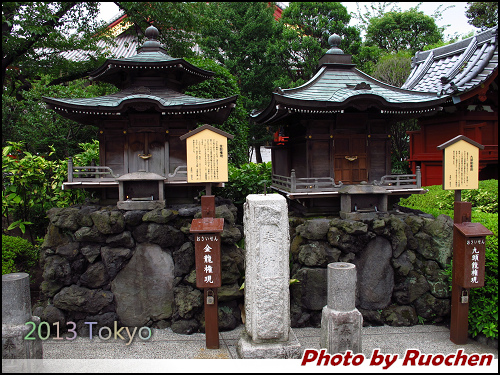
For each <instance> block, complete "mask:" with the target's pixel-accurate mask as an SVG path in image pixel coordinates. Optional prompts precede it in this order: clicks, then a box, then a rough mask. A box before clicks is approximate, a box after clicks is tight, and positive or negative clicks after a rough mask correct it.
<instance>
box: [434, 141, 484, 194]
mask: <svg viewBox="0 0 500 375" xmlns="http://www.w3.org/2000/svg"><path fill="white" fill-rule="evenodd" d="M483 148H484V146H482V145H481V144H479V143H477V142H475V141H473V140H471V139H469V138H467V137H465V136H463V135H459V136H457V137H455V138H453V139H451V140H450V141H448V142H446V143H443V144H442V145H440V146H438V150H443V189H444V190H464V189H477V188H478V186H479V149H483Z"/></svg>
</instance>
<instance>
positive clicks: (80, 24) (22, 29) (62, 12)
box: [2, 2, 105, 93]
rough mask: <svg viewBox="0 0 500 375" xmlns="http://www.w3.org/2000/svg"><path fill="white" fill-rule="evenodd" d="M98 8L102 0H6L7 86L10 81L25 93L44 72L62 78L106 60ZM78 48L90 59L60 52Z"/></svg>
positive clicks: (80, 74)
mask: <svg viewBox="0 0 500 375" xmlns="http://www.w3.org/2000/svg"><path fill="white" fill-rule="evenodd" d="M98 11H99V10H98V3H97V2H46V3H44V2H4V3H2V53H3V57H2V84H3V85H4V86H5V84H6V83H7V81H8V82H9V85H10V86H11V91H15V90H18V93H20V91H21V90H23V89H29V88H30V81H31V80H32V79H33V78H34V77H36V76H38V75H39V74H41V73H44V74H49V75H51V76H52V77H53V79H58V82H62V81H70V80H73V79H76V78H80V77H83V76H85V75H86V74H87V73H88V72H89V71H91V70H93V69H94V68H95V66H96V64H97V63H99V62H102V61H104V56H103V55H102V54H101V52H100V51H99V50H98V49H97V47H96V43H97V41H98V40H99V39H100V38H105V36H104V35H103V34H102V31H103V27H104V24H103V23H102V22H98V21H97V14H98ZM74 50H80V51H81V52H82V54H84V55H85V60H84V61H78V62H75V61H72V60H67V59H65V58H64V56H63V55H62V54H61V53H62V52H69V51H74ZM61 77H64V79H61ZM49 84H50V82H49Z"/></svg>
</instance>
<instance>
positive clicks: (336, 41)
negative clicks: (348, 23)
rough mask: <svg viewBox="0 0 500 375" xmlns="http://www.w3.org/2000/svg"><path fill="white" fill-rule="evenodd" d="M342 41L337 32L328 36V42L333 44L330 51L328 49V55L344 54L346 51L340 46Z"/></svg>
mask: <svg viewBox="0 0 500 375" xmlns="http://www.w3.org/2000/svg"><path fill="white" fill-rule="evenodd" d="M341 41H342V38H341V37H340V36H339V35H337V34H332V35H331V36H330V37H329V38H328V44H329V45H330V46H332V48H330V49H329V50H328V51H326V54H328V55H343V54H344V51H342V50H341V49H340V48H339V46H340V42H341Z"/></svg>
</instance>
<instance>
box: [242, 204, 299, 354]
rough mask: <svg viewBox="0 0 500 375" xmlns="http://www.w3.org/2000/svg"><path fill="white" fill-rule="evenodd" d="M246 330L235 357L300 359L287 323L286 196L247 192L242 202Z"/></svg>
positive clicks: (288, 316) (288, 292)
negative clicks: (248, 193)
mask: <svg viewBox="0 0 500 375" xmlns="http://www.w3.org/2000/svg"><path fill="white" fill-rule="evenodd" d="M243 221H244V228H245V248H246V250H245V313H246V321H245V330H244V331H243V332H242V334H241V337H240V339H239V341H238V346H237V352H238V356H239V357H240V358H252V359H258V358H300V357H301V351H300V343H299V342H298V340H297V338H296V336H295V334H294V333H293V331H292V330H291V328H290V289H289V285H290V269H289V264H288V262H289V251H290V236H289V232H288V209H287V204H286V200H285V198H284V197H283V196H281V195H278V194H268V195H266V194H251V195H249V196H247V200H246V203H245V205H244V219H243Z"/></svg>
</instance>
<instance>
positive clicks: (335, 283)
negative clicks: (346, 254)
mask: <svg viewBox="0 0 500 375" xmlns="http://www.w3.org/2000/svg"><path fill="white" fill-rule="evenodd" d="M327 298H328V299H327V305H326V306H325V307H323V312H322V315H321V338H320V347H321V348H326V351H327V352H328V353H330V354H335V353H344V352H345V351H347V350H351V351H352V352H353V353H361V327H362V326H363V316H362V315H361V313H360V312H359V311H358V309H356V305H355V303H356V266H355V265H354V264H352V263H343V262H337V263H330V264H329V265H328V297H327Z"/></svg>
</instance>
